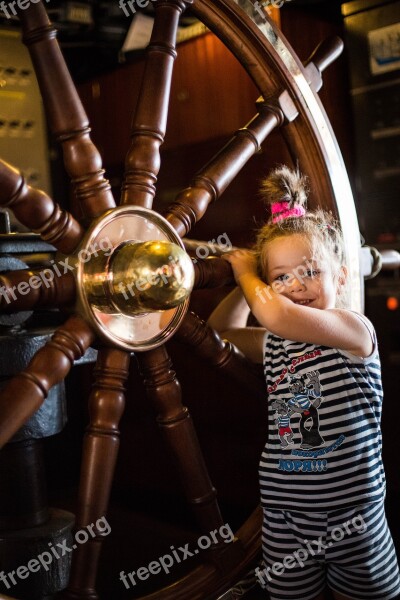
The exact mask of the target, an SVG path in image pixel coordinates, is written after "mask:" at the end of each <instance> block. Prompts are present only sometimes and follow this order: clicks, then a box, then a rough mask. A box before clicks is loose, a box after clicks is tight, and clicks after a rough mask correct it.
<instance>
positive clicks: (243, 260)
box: [223, 250, 257, 285]
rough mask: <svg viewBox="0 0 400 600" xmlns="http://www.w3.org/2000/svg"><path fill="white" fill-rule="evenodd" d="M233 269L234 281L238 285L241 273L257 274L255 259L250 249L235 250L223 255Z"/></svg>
mask: <svg viewBox="0 0 400 600" xmlns="http://www.w3.org/2000/svg"><path fill="white" fill-rule="evenodd" d="M223 258H224V259H225V260H227V261H228V262H229V263H230V264H231V266H232V269H233V274H234V276H235V281H236V283H237V284H238V285H239V284H240V278H241V277H243V275H247V274H251V275H256V276H257V259H256V256H255V254H254V252H252V251H251V250H235V251H234V252H229V253H227V254H224V255H223Z"/></svg>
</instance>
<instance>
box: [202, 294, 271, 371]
mask: <svg viewBox="0 0 400 600" xmlns="http://www.w3.org/2000/svg"><path fill="white" fill-rule="evenodd" d="M249 314H250V308H249V305H248V304H247V301H246V299H245V297H244V296H243V292H242V290H241V289H240V287H237V288H235V289H234V290H233V291H232V292H230V293H229V294H228V295H227V296H226V297H225V298H224V299H223V300H222V301H221V302H220V303H219V304H218V306H217V307H216V308H215V309H214V311H213V312H212V313H211V315H210V317H209V319H208V321H207V323H208V324H209V325H210V326H211V327H213V328H214V329H215V330H216V331H218V333H219V334H220V335H221V336H222V337H224V338H225V339H227V340H229V341H230V342H232V344H235V346H237V347H238V348H239V350H241V351H242V352H243V354H244V355H245V356H247V358H249V359H250V360H252V361H254V362H258V363H261V362H262V359H263V347H262V346H263V339H264V334H265V330H264V329H262V328H260V327H246V324H247V319H248V317H249Z"/></svg>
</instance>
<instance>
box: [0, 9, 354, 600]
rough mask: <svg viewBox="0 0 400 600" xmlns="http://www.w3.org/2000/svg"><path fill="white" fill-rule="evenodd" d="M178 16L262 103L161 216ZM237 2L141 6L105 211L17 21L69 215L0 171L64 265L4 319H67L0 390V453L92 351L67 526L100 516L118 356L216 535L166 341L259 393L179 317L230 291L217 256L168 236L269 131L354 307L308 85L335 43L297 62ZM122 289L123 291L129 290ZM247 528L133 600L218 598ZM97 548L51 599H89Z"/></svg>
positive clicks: (60, 92) (334, 172)
mask: <svg viewBox="0 0 400 600" xmlns="http://www.w3.org/2000/svg"><path fill="white" fill-rule="evenodd" d="M188 5H190V7H191V10H192V11H193V13H194V14H195V15H196V16H197V17H198V18H199V19H200V20H201V21H202V22H203V23H205V24H206V25H207V26H208V27H209V28H210V29H211V30H212V31H213V32H214V33H215V34H216V35H217V36H218V37H219V38H220V39H221V40H222V41H223V42H224V44H225V45H226V46H227V47H228V48H229V49H230V50H231V51H232V53H233V54H234V55H235V56H236V57H237V58H238V60H239V61H240V62H241V64H242V65H243V67H244V69H245V70H246V71H247V72H248V74H249V75H250V76H251V78H252V79H253V81H254V83H255V84H256V86H257V87H258V89H259V92H260V98H259V100H258V101H257V106H256V115H255V117H254V118H253V119H252V120H251V121H250V122H249V123H248V124H247V125H246V126H244V127H243V128H242V129H240V130H239V131H237V132H236V133H235V134H234V136H233V137H232V139H231V140H230V141H229V142H228V143H227V145H226V146H225V147H224V148H223V149H222V150H221V151H220V152H219V153H218V154H217V155H215V156H214V157H213V158H211V160H210V161H209V162H208V163H207V165H206V166H205V167H204V169H203V170H201V171H200V172H199V173H198V174H197V175H196V176H195V177H194V179H193V181H192V182H191V184H190V185H189V187H187V188H186V189H184V190H183V191H182V192H180V193H179V194H178V196H177V198H176V200H175V202H174V203H173V204H172V205H171V206H170V207H169V209H168V210H167V212H166V214H164V215H163V216H161V215H159V214H157V213H156V212H155V211H153V210H152V202H153V198H154V195H155V193H156V183H157V174H158V172H159V168H160V153H159V149H160V145H161V144H162V142H163V139H164V135H165V128H166V121H167V113H168V103H169V91H170V83H171V75H172V68H173V63H174V59H175V56H176V50H175V39H176V32H177V26H178V21H179V17H180V14H181V13H182V12H183V11H184V10H185V8H186V7H187V6H188ZM240 5H241V6H239V5H238V4H236V3H235V2H234V1H233V0H194V3H193V4H192V3H191V1H186V0H157V2H156V3H155V4H154V6H155V23H154V28H153V33H152V38H151V41H150V45H149V47H148V50H147V58H146V66H145V71H144V77H143V82H142V85H141V91H140V95H139V100H138V104H137V107H136V111H135V116H134V119H133V125H132V143H131V147H130V149H129V151H128V155H127V159H126V169H125V178H124V182H123V186H122V194H121V198H120V199H118V200H115V199H114V198H113V196H112V193H111V189H110V185H109V183H108V181H107V180H106V179H105V178H104V171H103V170H102V162H101V157H100V155H99V153H98V151H97V149H96V148H95V146H94V145H93V143H92V142H91V140H90V136H89V131H90V130H89V124H88V121H87V117H86V115H85V112H84V109H83V107H82V105H81V103H80V100H79V98H78V95H77V93H76V91H75V88H74V85H73V83H72V80H71V78H70V76H69V73H68V70H67V68H66V66H65V63H64V60H63V58H62V55H61V53H60V50H59V47H58V45H57V42H56V39H55V31H54V29H53V27H52V26H51V24H50V22H49V20H48V17H47V14H46V11H45V9H44V6H43V5H42V3H41V2H39V3H35V4H33V3H31V6H30V7H29V8H28V9H26V10H23V11H21V12H20V19H21V23H22V29H23V41H24V43H25V44H26V45H27V46H28V48H29V51H30V53H31V57H32V61H33V64H34V67H35V71H36V75H37V79H38V82H39V85H40V89H41V93H42V97H43V101H44V105H45V109H46V111H47V116H48V121H49V124H50V128H51V130H52V133H53V134H54V135H55V136H56V138H57V139H58V141H59V142H60V144H61V146H62V150H63V156H64V164H65V168H66V171H67V173H68V175H69V177H70V178H71V180H72V184H73V189H74V193H75V197H76V201H77V202H76V206H77V207H78V210H79V214H75V215H74V216H73V215H72V214H69V213H68V212H65V211H62V210H60V208H59V207H58V206H57V205H56V204H55V203H54V202H53V201H52V200H51V199H50V198H49V197H48V196H47V195H46V194H44V193H43V192H39V191H37V190H35V189H33V188H31V187H29V186H27V185H26V184H25V182H24V180H23V177H22V176H21V174H20V173H19V172H18V171H17V170H15V169H14V168H12V167H10V166H9V165H7V164H6V163H3V162H2V163H1V165H0V205H2V206H7V207H9V208H10V209H11V210H12V211H13V212H14V213H15V216H16V217H17V218H18V219H19V220H20V221H21V222H22V223H23V224H24V225H25V226H27V227H28V228H29V229H30V230H32V231H34V232H36V233H39V234H40V235H41V236H42V238H43V239H44V240H45V241H47V242H49V243H51V244H53V245H54V246H55V247H56V248H57V250H58V252H59V255H58V258H57V261H56V263H55V264H58V265H59V264H61V263H63V264H65V263H66V260H67V259H68V264H69V265H71V266H72V268H71V269H69V268H67V270H66V271H65V269H64V268H63V270H62V272H61V271H60V275H59V274H57V273H56V274H54V273H53V277H51V275H49V273H47V279H48V280H49V284H48V285H46V286H44V285H42V286H39V285H36V286H34V285H32V280H31V278H32V276H33V275H35V274H34V273H32V271H29V270H25V271H24V270H22V271H15V272H10V273H8V274H6V275H3V276H2V282H1V283H2V285H4V286H5V287H6V288H7V289H11V288H12V287H13V286H17V287H18V285H19V284H21V283H22V282H25V283H26V285H28V286H31V288H32V289H31V290H30V293H29V294H24V295H20V296H18V298H17V299H16V300H14V299H12V298H11V299H12V303H11V307H12V310H13V311H16V310H27V309H34V308H36V307H41V308H43V307H57V308H60V307H61V308H62V307H68V308H69V316H68V317H67V318H66V321H65V323H64V324H63V325H62V326H60V327H59V328H58V329H57V331H56V332H55V333H54V335H53V337H52V339H51V341H50V342H48V343H47V344H46V346H44V347H43V348H42V349H41V350H39V351H38V352H37V354H36V355H35V357H34V359H33V360H32V362H31V363H30V364H29V366H28V367H27V368H26V369H25V371H23V372H21V373H20V374H19V375H18V376H16V377H15V378H14V379H12V380H11V381H10V382H9V384H8V386H7V387H6V388H5V389H4V390H3V391H2V392H1V398H0V442H1V444H2V445H3V444H5V443H6V442H7V441H8V440H9V439H10V438H11V437H12V436H13V435H14V434H15V432H16V431H17V430H18V429H19V428H20V427H21V426H22V425H23V423H24V422H25V421H26V419H28V417H29V416H30V415H32V414H33V413H34V412H35V411H36V410H37V409H38V407H39V406H40V405H41V403H42V402H43V401H44V399H45V397H46V395H47V393H48V391H49V389H50V388H51V387H52V386H53V385H55V384H56V383H57V382H60V381H62V379H63V378H64V377H65V376H66V375H67V373H68V372H69V370H70V369H71V367H72V365H73V363H74V361H75V360H77V359H79V358H80V357H81V356H82V355H83V354H84V353H85V351H86V350H87V348H88V347H89V346H90V345H91V344H92V343H93V342H94V341H95V340H97V341H98V343H99V347H100V349H99V352H98V359H97V365H96V370H95V373H96V381H95V385H94V388H93V391H92V393H91V396H90V399H89V405H90V424H89V427H88V430H87V433H86V436H85V441H84V450H83V461H82V472H81V484H80V492H79V503H78V504H79V507H78V512H77V520H76V527H77V528H84V527H85V525H87V524H90V523H95V522H96V520H97V519H99V518H100V517H103V516H104V515H105V514H106V513H107V506H108V500H109V494H110V488H111V484H112V480H113V472H114V467H115V462H116V458H117V452H118V444H119V442H118V423H119V420H120V418H121V416H122V413H123V409H124V384H125V381H126V378H127V375H128V367H129V362H130V356H131V353H132V352H134V353H135V354H136V356H137V359H138V361H139V364H140V369H141V372H142V374H143V378H144V381H145V387H146V390H147V393H148V396H149V398H150V399H151V400H152V401H153V402H154V404H155V406H156V408H157V411H158V423H159V425H160V428H161V430H162V432H163V434H164V437H165V440H166V442H167V443H168V445H169V447H170V450H171V452H172V453H173V455H174V457H175V460H176V462H177V464H178V465H179V472H180V475H181V477H182V480H183V484H184V489H185V491H186V495H187V497H188V500H189V502H190V503H191V505H192V506H193V509H194V511H195V514H196V517H197V519H198V522H199V525H200V530H201V531H203V532H204V533H207V532H210V531H212V530H214V529H217V528H219V527H221V526H222V525H223V524H224V520H223V518H222V516H221V514H220V511H219V508H218V504H217V502H216V497H215V490H214V489H213V486H212V484H211V482H210V479H209V477H208V474H207V469H206V466H205V463H204V461H203V458H202V455H201V451H200V448H199V444H198V441H197V438H196V434H195V431H194V428H193V425H192V422H191V419H190V416H189V413H188V411H187V409H186V408H185V407H184V406H183V405H182V401H181V397H180V388H179V383H178V381H177V379H176V376H175V373H174V371H173V370H172V365H171V361H170V358H169V356H168V353H167V350H166V347H165V341H166V340H167V339H169V338H171V336H173V335H176V336H177V337H179V339H180V340H182V341H184V342H185V343H187V344H189V345H190V346H191V347H193V348H194V349H195V351H196V352H197V353H198V354H200V355H202V356H203V357H205V358H207V359H209V360H210V361H212V362H213V364H215V365H217V366H219V367H220V368H221V369H222V370H223V371H225V372H226V373H227V375H229V376H235V377H238V378H242V379H244V380H245V381H246V383H247V385H248V386H249V388H251V386H252V385H253V386H254V389H256V388H257V389H259V381H258V379H257V378H256V376H255V375H252V371H251V368H250V367H249V364H248V363H247V361H246V360H245V359H244V357H243V356H241V355H240V353H238V352H237V351H236V350H235V349H234V348H233V347H232V346H231V345H230V344H228V343H227V342H224V341H222V340H221V339H220V338H219V337H218V336H217V335H216V334H215V333H214V332H213V331H212V330H210V328H208V327H207V326H206V325H205V324H204V323H203V322H202V321H201V320H200V319H199V318H198V317H196V315H193V314H189V313H187V306H188V299H187V297H188V294H189V293H190V291H191V289H192V287H193V285H194V287H195V288H196V287H207V286H209V287H212V286H216V285H220V284H223V283H224V282H225V283H226V282H229V281H232V273H231V270H230V266H229V264H228V263H227V262H226V261H223V260H222V259H212V260H204V261H201V260H199V261H197V262H196V264H195V265H194V266H193V265H192V262H191V260H190V259H189V258H188V257H187V255H186V253H185V251H184V246H183V243H182V237H184V236H185V235H186V234H187V233H188V232H189V230H190V229H191V227H192V226H193V225H194V223H196V221H198V220H199V219H200V218H201V217H202V216H203V215H204V213H205V211H206V210H207V207H208V205H209V204H210V203H211V202H213V201H215V200H216V199H218V197H219V196H220V195H221V194H222V193H223V191H224V190H225V189H226V187H227V186H228V185H229V183H230V182H231V181H232V180H233V179H234V177H235V176H236V175H237V173H238V172H239V171H240V170H241V168H242V167H243V166H244V165H245V164H246V162H247V161H248V160H249V159H250V158H251V156H252V155H253V154H254V153H256V152H257V151H258V150H259V149H260V147H261V144H263V143H264V142H265V140H266V138H267V137H268V135H269V133H270V132H272V131H273V130H274V129H277V128H280V131H281V134H282V136H283V138H284V139H285V141H286V143H287V147H288V149H289V151H290V154H291V156H292V157H293V163H294V164H296V163H297V162H298V163H299V165H300V168H301V170H302V171H303V172H304V173H306V174H307V175H308V176H309V178H310V182H311V187H312V189H313V192H314V198H317V199H318V202H319V203H320V204H321V205H322V206H323V207H324V208H327V209H331V210H333V211H334V212H335V213H336V215H337V216H338V218H339V220H340V221H341V224H342V227H343V231H344V236H345V242H346V250H347V255H348V263H349V265H350V267H351V279H352V304H353V307H354V308H359V305H360V298H361V293H360V277H359V262H358V256H359V255H358V251H359V239H360V238H359V231H358V225H357V218H356V213H355V208H354V203H353V198H352V195H351V190H350V186H349V182H348V179H347V175H346V170H345V168H344V165H343V161H342V158H341V155H340V152H339V150H338V147H337V144H336V141H335V138H334V135H333V133H332V131H331V128H330V125H329V122H328V121H327V118H326V115H325V112H324V110H323V108H322V106H321V104H320V101H319V98H318V96H317V92H318V90H319V88H320V86H321V85H322V79H321V73H322V71H323V69H324V68H325V67H326V66H327V65H328V64H329V63H330V62H331V61H332V60H334V58H336V56H337V55H338V54H339V53H340V51H341V42H340V40H337V39H336V40H333V41H331V42H327V43H325V44H323V45H322V46H320V47H319V48H318V49H317V50H316V52H315V53H314V55H313V56H312V57H311V58H310V59H309V61H308V62H307V64H305V65H303V64H302V63H301V62H300V60H299V59H298V57H297V56H296V54H295V52H294V51H293V50H292V48H291V47H290V45H289V43H288V42H287V41H286V40H285V38H284V37H283V35H282V33H281V32H280V31H279V30H278V29H277V28H276V27H275V25H274V24H273V23H272V22H271V21H270V20H269V19H268V17H267V15H266V14H264V12H263V10H262V8H260V5H259V4H258V3H257V6H256V7H255V6H253V4H252V3H251V2H250V0H247V4H246V5H244V3H243V2H241V3H240ZM243 6H244V8H243ZM203 83H204V84H205V83H206V82H203ZM199 85H202V82H199ZM233 101H234V100H233ZM314 202H316V201H315V200H314ZM104 240H107V244H105V242H104ZM54 268H55V267H54ZM64 271H65V272H64ZM36 275H37V277H39V278H40V277H42V275H41V274H40V273H37V274H36ZM163 276H164V278H163ZM50 279H51V281H50ZM139 280H140V281H141V282H142V283H141V284H140V285H138V281H139ZM34 281H37V280H34ZM143 281H144V283H143ZM149 281H150V285H147V287H146V282H147V283H148V282H149ZM129 286H130V287H129ZM132 289H133V290H134V291H135V294H133V293H130V292H132ZM0 302H1V308H2V310H10V306H9V302H8V301H6V297H5V295H4V294H3V296H2V297H1V299H0ZM49 365H51V368H49ZM260 526H261V517H260V512H259V510H258V509H257V510H256V511H255V513H254V514H253V515H252V516H250V517H249V519H248V521H246V522H245V523H244V525H243V526H242V527H241V528H240V529H239V530H238V531H237V532H236V538H235V541H234V542H233V543H232V544H222V546H223V547H219V546H218V545H216V547H215V548H213V551H212V552H210V553H209V554H208V558H207V561H206V562H205V563H204V564H203V565H201V566H198V567H196V569H195V570H194V571H192V572H191V573H189V574H188V575H187V576H186V577H184V578H183V579H181V580H179V581H177V582H176V583H174V584H173V585H172V586H168V587H167V588H164V589H162V590H160V591H158V592H157V593H155V594H152V595H151V596H147V598H154V599H155V598H157V599H158V600H160V599H171V600H172V599H174V600H179V599H181V600H187V599H188V598H190V600H195V599H199V600H200V599H202V600H204V599H207V598H209V599H211V598H217V597H218V596H219V595H221V594H222V593H223V592H224V591H225V590H227V589H228V588H229V587H231V586H232V585H233V584H234V583H235V582H236V581H237V580H238V579H239V578H240V576H241V575H242V574H243V573H245V572H246V569H247V568H248V565H250V564H251V563H252V561H254V558H255V557H256V555H257V553H258V551H259V547H260ZM100 542H101V536H98V537H97V538H96V539H94V540H92V541H89V542H88V543H86V544H85V545H82V546H80V547H79V548H78V549H77V550H76V552H75V553H74V556H73V562H72V569H71V576H70V582H69V586H68V588H67V590H65V591H64V592H63V593H62V597H63V598H64V599H69V600H72V599H82V600H89V599H95V598H97V597H98V596H97V594H96V591H95V587H96V569H97V563H98V558H99V552H100V548H101V543H100Z"/></svg>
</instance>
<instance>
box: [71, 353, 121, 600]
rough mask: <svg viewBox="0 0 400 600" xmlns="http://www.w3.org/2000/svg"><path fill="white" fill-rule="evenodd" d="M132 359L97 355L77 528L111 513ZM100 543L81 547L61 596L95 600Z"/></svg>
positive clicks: (83, 460) (89, 543) (112, 355)
mask: <svg viewBox="0 0 400 600" xmlns="http://www.w3.org/2000/svg"><path fill="white" fill-rule="evenodd" d="M129 361H130V355H129V353H128V352H124V351H122V350H117V349H111V348H103V349H101V350H100V351H99V354H98V359H97V363H96V368H95V375H96V380H95V383H94V385H93V390H92V393H91V395H90V399H89V413H90V424H89V426H88V428H87V431H86V434H85V439H84V445H83V457H82V470H81V479H80V486H79V498H78V509H77V514H76V524H75V526H76V528H77V529H82V528H84V527H86V526H88V525H90V524H92V523H96V521H97V520H98V519H101V518H102V517H105V516H106V514H107V509H108V502H109V496H110V491H111V485H112V481H113V477H114V469H115V464H116V461H117V455H118V449H119V430H118V425H119V421H120V419H121V416H122V414H123V411H124V407H125V383H126V379H127V377H128V369H129ZM102 539H103V538H102V537H101V535H100V536H99V535H97V536H96V537H94V538H91V539H90V540H89V541H88V542H86V544H84V545H81V546H78V548H77V550H76V552H75V553H74V556H73V560H72V569H71V577H70V582H69V586H68V588H67V590H66V591H65V592H63V594H62V598H65V599H67V598H68V599H71V600H72V599H75V598H91V599H94V598H97V594H96V591H95V581H96V573H97V563H98V559H99V554H100V550H101V541H102Z"/></svg>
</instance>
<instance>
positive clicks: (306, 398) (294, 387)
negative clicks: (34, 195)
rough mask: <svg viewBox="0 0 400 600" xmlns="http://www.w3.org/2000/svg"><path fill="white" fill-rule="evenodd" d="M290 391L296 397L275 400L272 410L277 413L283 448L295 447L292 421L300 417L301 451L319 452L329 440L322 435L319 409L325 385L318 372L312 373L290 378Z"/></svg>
mask: <svg viewBox="0 0 400 600" xmlns="http://www.w3.org/2000/svg"><path fill="white" fill-rule="evenodd" d="M289 390H290V391H291V393H292V394H293V398H290V400H288V401H287V402H285V401H284V400H280V399H277V400H274V401H273V402H272V404H271V407H272V408H273V409H275V410H276V412H277V415H278V416H277V419H276V422H277V425H278V435H279V439H280V442H281V446H282V448H286V447H287V446H288V445H289V444H293V431H292V429H291V417H292V415H294V414H299V415H300V420H299V429H300V435H301V443H300V448H302V449H304V450H308V449H312V448H319V447H320V446H323V445H324V444H325V440H324V439H323V437H322V436H321V434H320V432H319V414H318V408H319V406H320V404H321V401H322V397H321V385H320V381H319V372H318V371H309V372H308V373H306V374H304V375H294V376H293V377H291V376H290V375H289Z"/></svg>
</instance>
